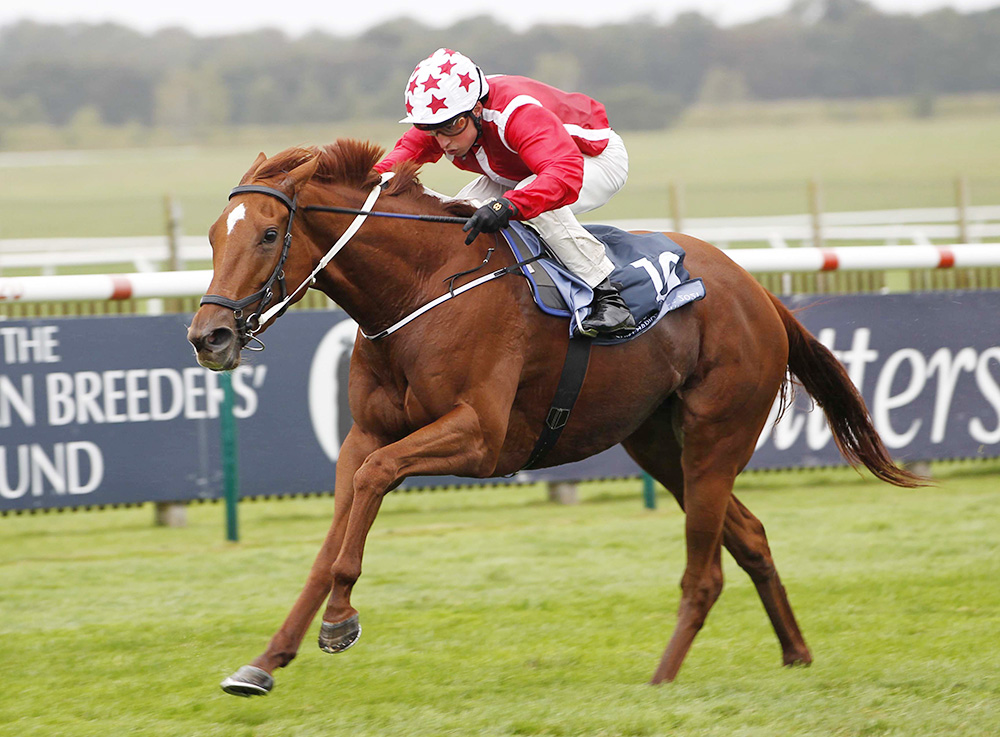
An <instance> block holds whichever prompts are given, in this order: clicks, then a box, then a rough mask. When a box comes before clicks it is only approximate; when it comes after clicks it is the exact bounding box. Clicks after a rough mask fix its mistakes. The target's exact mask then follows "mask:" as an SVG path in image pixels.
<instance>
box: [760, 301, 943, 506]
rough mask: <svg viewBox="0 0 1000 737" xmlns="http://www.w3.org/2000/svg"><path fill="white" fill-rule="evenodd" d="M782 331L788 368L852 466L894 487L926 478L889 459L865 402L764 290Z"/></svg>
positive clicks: (823, 351) (830, 356)
mask: <svg viewBox="0 0 1000 737" xmlns="http://www.w3.org/2000/svg"><path fill="white" fill-rule="evenodd" d="M769 296H770V297H771V302H773V303H774V307H775V309H776V310H777V311H778V314H779V315H780V316H781V322H782V323H784V325H785V332H786V333H787V334H788V369H789V371H791V372H792V373H793V374H794V375H795V377H796V378H797V379H798V380H799V381H800V382H801V383H802V385H803V386H804V387H805V389H806V391H807V392H809V394H810V396H812V398H813V399H814V400H816V403H817V404H818V405H819V406H820V407H822V408H823V412H824V413H825V414H826V419H827V421H828V422H829V423H830V429H831V430H832V431H833V438H834V440H835V441H836V443H837V447H838V448H839V449H840V452H841V454H842V455H843V456H844V458H845V459H846V460H847V462H848V463H850V464H851V465H852V466H853V467H855V468H857V467H858V466H861V465H863V466H865V467H866V468H867V469H868V470H869V471H871V472H872V473H873V474H875V476H876V477H878V478H880V479H882V480H883V481H888V482H889V483H890V484H894V485H895V486H904V487H910V488H912V487H916V486H924V485H926V484H927V483H928V482H927V480H926V479H924V478H923V477H922V476H918V475H916V474H914V473H911V472H910V471H907V470H906V469H903V468H900V467H899V466H897V465H896V464H895V463H893V461H892V458H890V456H889V451H888V450H887V449H886V447H885V444H884V443H883V442H882V438H880V437H879V434H878V431H876V430H875V425H874V424H873V423H872V419H871V416H870V415H869V414H868V408H867V407H866V406H865V400H864V399H862V397H861V394H860V392H858V389H857V387H856V386H854V382H853V381H851V378H850V377H849V376H848V374H847V371H846V370H845V369H844V367H843V365H841V363H840V361H838V360H837V357H836V356H834V355H833V353H832V352H831V351H830V349H828V348H827V347H826V346H824V345H823V344H822V343H820V342H819V341H818V340H816V338H815V337H813V335H812V334H810V333H809V331H808V330H806V329H805V327H803V325H802V323H800V322H799V321H798V320H797V319H796V318H795V316H794V315H793V314H792V313H791V312H790V311H789V310H788V308H787V307H785V306H784V305H783V304H782V303H781V302H780V301H779V300H778V298H777V297H775V296H774V295H773V294H769Z"/></svg>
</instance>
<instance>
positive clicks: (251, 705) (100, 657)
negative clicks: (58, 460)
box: [0, 461, 1000, 737]
mask: <svg viewBox="0 0 1000 737" xmlns="http://www.w3.org/2000/svg"><path fill="white" fill-rule="evenodd" d="M936 471H937V474H938V476H939V478H940V485H939V486H938V487H936V488H930V489H923V490H915V491H903V490H898V489H893V488H891V487H888V486H885V485H882V484H878V483H875V482H872V481H868V480H863V479H860V478H859V477H857V476H856V475H854V474H853V473H852V472H850V471H846V470H830V471H812V472H799V473H782V474H777V473H770V474H765V473H757V474H753V475H750V476H748V477H746V478H745V479H744V480H743V481H742V482H741V484H740V487H739V489H738V493H739V494H740V496H741V498H742V499H743V501H744V502H745V503H747V505H748V506H749V507H750V508H751V509H752V510H754V511H755V513H756V514H757V515H759V516H760V517H761V519H762V520H763V521H764V523H765V525H766V526H767V528H768V532H769V535H770V538H771V544H772V549H773V551H774V554H775V557H776V560H777V562H778V566H779V570H780V571H781V573H782V577H783V580H784V583H785V585H786V588H787V589H788V591H789V595H790V597H791V601H792V604H793V606H795V607H796V614H797V616H798V619H799V622H800V624H801V626H802V629H803V632H804V633H805V636H806V640H807V641H808V642H809V644H810V646H811V648H812V650H813V655H814V657H815V663H814V664H813V665H812V666H811V667H810V668H796V669H786V668H782V667H781V666H780V652H779V648H778V646H777V642H776V640H775V637H774V634H773V632H772V631H771V629H770V625H769V624H768V622H767V619H766V616H765V614H764V612H763V609H762V607H761V605H760V603H759V601H758V600H757V597H756V594H755V592H754V589H753V587H752V585H751V584H750V582H749V580H748V579H747V577H746V576H745V575H744V574H743V573H742V572H741V571H739V570H738V569H737V568H736V566H735V565H734V564H733V563H732V561H731V560H730V559H728V557H727V559H726V561H725V569H726V576H727V586H726V590H725V591H724V592H723V595H722V598H721V599H720V600H719V602H718V604H717V605H716V607H715V609H714V610H713V612H712V614H711V616H710V617H709V620H708V622H707V624H706V627H705V629H704V630H703V631H702V632H701V634H700V636H699V637H698V639H697V640H696V641H695V644H694V647H693V649H692V651H691V653H690V655H689V656H688V659H687V662H686V664H685V666H684V668H683V670H682V671H681V674H680V678H679V679H678V681H677V682H675V683H673V684H670V685H666V686H663V687H659V688H653V687H650V686H647V685H646V681H647V680H648V678H649V677H650V676H651V674H652V672H653V669H654V667H655V665H656V663H657V661H658V659H659V656H660V653H661V652H662V648H663V647H664V645H665V643H666V641H667V639H668V637H669V635H670V632H671V629H672V625H673V621H674V616H675V611H676V605H677V600H678V593H679V592H678V585H677V584H678V582H679V579H680V576H681V572H682V567H683V540H682V528H683V522H682V516H681V513H680V512H679V510H678V509H677V508H676V506H675V505H674V504H673V502H672V500H670V501H668V500H667V499H664V498H662V497H661V500H660V506H659V508H658V509H657V510H655V511H648V510H645V509H643V508H642V506H641V503H640V498H639V489H638V482H634V481H633V482H627V483H626V482H619V483H615V484H596V485H589V486H587V487H586V488H585V490H584V492H583V493H582V495H581V496H582V500H583V502H582V503H581V504H579V505H577V506H573V507H566V506H556V505H552V504H549V503H546V502H543V501H542V499H543V497H544V492H543V491H542V489H540V488H538V487H529V488H520V489H507V490H494V491H481V490H479V491H456V492H435V493H419V494H418V493H411V494H398V495H390V496H389V497H388V498H387V500H386V503H385V504H384V506H383V511H382V513H381V515H380V517H379V519H378V521H377V522H376V525H375V528H374V530H373V532H372V534H371V536H370V538H369V543H368V555H367V557H366V560H365V575H364V576H363V577H362V579H361V581H360V582H359V584H358V587H357V590H356V595H355V597H354V603H355V605H356V606H358V608H359V609H360V611H361V621H362V624H363V626H364V634H363V635H362V638H361V640H360V642H359V644H358V645H357V646H356V647H355V648H353V649H352V650H350V651H349V652H347V653H345V654H342V655H338V656H331V655H326V654H324V653H321V652H320V651H319V650H318V649H317V648H316V646H315V632H316V626H315V624H314V626H313V628H312V630H311V631H310V635H309V636H308V638H307V641H306V643H305V644H304V646H303V650H302V651H301V653H300V654H299V658H298V659H297V660H296V661H295V662H294V663H292V664H291V666H290V667H289V668H288V669H286V670H283V671H279V672H278V674H277V676H278V678H277V686H276V688H275V690H274V692H273V693H272V694H271V695H269V696H267V697H266V698H262V699H255V700H244V699H237V698H234V697H231V696H227V695H225V694H223V693H222V691H221V690H219V688H218V682H219V681H220V680H221V679H222V678H223V677H225V676H226V675H228V674H229V673H230V672H231V671H232V670H233V669H235V668H236V667H238V666H239V665H241V664H243V663H244V662H247V661H248V660H249V659H250V658H252V657H253V656H255V655H256V654H257V653H258V652H259V651H260V650H261V649H262V648H263V646H264V645H265V643H266V641H267V639H268V638H269V636H270V634H271V633H272V632H273V629H274V628H275V627H276V626H277V624H278V623H279V622H280V621H281V619H282V618H283V617H284V615H285V613H286V612H287V609H288V607H289V606H290V605H291V602H292V600H293V598H294V596H295V595H296V594H297V592H298V590H299V587H300V585H301V583H302V582H303V580H304V577H305V574H306V571H307V568H308V566H309V564H310V562H311V560H312V557H313V555H314V552H315V550H316V549H317V547H318V545H319V542H320V540H321V538H322V536H323V533H324V531H325V529H326V527H327V524H328V518H329V515H330V513H331V510H332V500H331V499H309V500H288V501H282V502H260V503H252V504H251V503H247V504H244V505H243V506H242V507H241V520H242V529H241V532H242V542H240V543H238V544H229V543H226V542H224V540H223V519H222V514H223V512H222V509H221V507H219V506H214V505H205V506H196V507H192V508H191V509H190V510H189V525H188V526H187V527H186V528H184V529H164V528H154V527H153V526H152V525H151V516H152V514H151V511H150V508H149V507H148V506H147V507H145V508H139V509H126V510H113V511H104V512H91V513H80V514H58V515H57V514H50V515H38V516H21V517H7V518H0V575H2V581H3V585H2V587H0V652H2V654H3V657H2V658H0V684H2V688H3V693H2V696H0V735H4V736H5V737H6V736H7V735H10V737H36V736H41V735H46V736H49V735H56V736H59V737H69V736H73V737H76V736H80V737H83V736H95V737H96V736H100V737H106V736H107V735H116V736H117V735H150V736H155V737H169V736H174V735H176V736H177V737H196V736H202V735H218V736H220V737H234V736H236V737H244V736H253V737H271V736H274V737H278V736H280V737H305V736H307V735H323V736H324V737H329V736H332V735H350V736H351V737H361V736H362V735H379V736H384V735H407V736H408V737H409V736H420V735H461V736H464V735H567V736H573V737H583V736H586V735H606V736H615V737H617V736H619V735H685V736H689V735H719V736H723V735H724V736H725V737H734V736H744V735H760V736H761V737H774V736H775V735H781V736H792V735H810V736H812V735H835V736H843V737H847V736H852V737H853V736H858V737H860V736H862V735H865V736H871V735H899V736H905V737H919V736H922V735H947V736H948V737H956V736H961V737H974V736H982V737H986V736H987V735H990V736H992V735H996V734H997V725H998V723H1000V722H998V714H1000V669H998V668H997V656H998V645H997V643H998V642H1000V586H998V585H997V582H998V581H1000V505H998V504H997V499H998V497H997V484H996V480H997V478H998V476H997V474H998V472H1000V465H998V464H997V462H995V461H991V462H983V463H979V464H967V465H959V464H953V465H949V466H943V467H941V468H936Z"/></svg>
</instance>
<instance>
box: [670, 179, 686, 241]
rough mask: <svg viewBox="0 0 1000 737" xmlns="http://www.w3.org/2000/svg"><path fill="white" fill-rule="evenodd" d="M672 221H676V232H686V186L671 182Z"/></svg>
mask: <svg viewBox="0 0 1000 737" xmlns="http://www.w3.org/2000/svg"><path fill="white" fill-rule="evenodd" d="M669 195H670V219H671V220H673V221H674V232H675V233H683V232H684V185H683V184H681V183H678V182H677V181H672V182H670V189H669Z"/></svg>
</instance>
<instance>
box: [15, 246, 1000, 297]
mask: <svg viewBox="0 0 1000 737" xmlns="http://www.w3.org/2000/svg"><path fill="white" fill-rule="evenodd" d="M728 255H729V256H730V257H731V258H732V259H733V260H734V261H735V262H736V263H738V264H739V265H740V266H742V267H743V268H745V269H746V270H747V271H749V272H751V273H754V274H776V273H792V272H821V271H866V270H881V269H949V268H962V267H978V266H1000V243H961V244H956V245H949V246H853V247H846V248H795V249H790V250H775V249H770V248H741V249H736V250H731V251H728ZM211 279H212V272H211V271H210V270H197V271H165V272H154V273H137V274H115V275H102V274H95V275H66V276H23V277H0V304H11V303H25V302H61V301H78V300H124V299H146V298H156V297H197V296H200V295H202V294H204V293H205V290H206V289H207V288H208V284H209V282H210V281H211Z"/></svg>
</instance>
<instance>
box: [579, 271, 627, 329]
mask: <svg viewBox="0 0 1000 737" xmlns="http://www.w3.org/2000/svg"><path fill="white" fill-rule="evenodd" d="M634 327H635V318H634V317H632V313H631V312H630V311H629V309H628V305H627V304H625V300H624V299H622V296H621V294H619V292H618V288H617V287H616V286H615V285H614V284H612V283H611V281H610V280H608V279H605V280H604V281H602V282H601V283H600V284H598V285H597V286H596V287H594V301H593V302H591V303H590V315H589V316H588V317H587V319H586V320H584V321H583V325H582V326H581V328H579V329H578V330H579V332H580V333H582V334H583V335H586V336H588V337H590V338H595V337H597V335H599V334H601V335H607V334H609V333H618V332H623V331H626V330H631V329H632V328H634Z"/></svg>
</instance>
